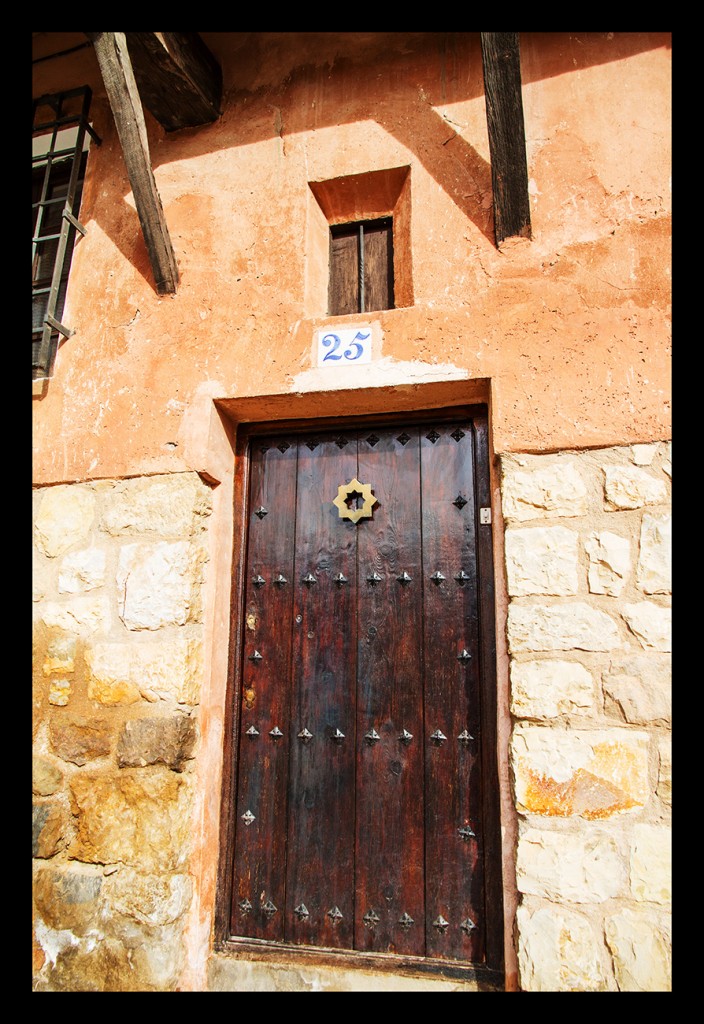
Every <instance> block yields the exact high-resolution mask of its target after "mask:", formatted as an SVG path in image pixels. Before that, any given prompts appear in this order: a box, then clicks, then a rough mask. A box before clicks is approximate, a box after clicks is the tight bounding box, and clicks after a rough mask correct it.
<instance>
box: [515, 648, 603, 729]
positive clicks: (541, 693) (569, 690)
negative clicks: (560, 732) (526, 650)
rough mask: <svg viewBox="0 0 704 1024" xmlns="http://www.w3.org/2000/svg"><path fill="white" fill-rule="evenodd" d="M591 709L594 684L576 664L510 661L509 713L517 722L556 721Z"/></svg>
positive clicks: (573, 662) (546, 661)
mask: <svg viewBox="0 0 704 1024" xmlns="http://www.w3.org/2000/svg"><path fill="white" fill-rule="evenodd" d="M593 707H594V680H593V679H592V676H591V674H590V673H589V672H588V671H587V669H586V668H585V667H584V666H583V665H580V664H579V662H576V661H548V660H547V659H545V660H542V661H524V662H517V661H514V662H513V663H512V665H511V711H512V713H513V714H514V715H515V716H516V717H517V718H556V717H557V716H558V715H562V714H570V713H577V714H579V713H582V714H583V713H584V712H585V711H588V710H590V709H591V708H593Z"/></svg>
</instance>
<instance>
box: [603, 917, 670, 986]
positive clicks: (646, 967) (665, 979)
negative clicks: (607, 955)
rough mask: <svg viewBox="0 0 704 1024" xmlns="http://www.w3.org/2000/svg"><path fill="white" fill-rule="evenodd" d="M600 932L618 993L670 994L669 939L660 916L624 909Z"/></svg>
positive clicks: (664, 923)
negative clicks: (609, 955) (607, 951)
mask: <svg viewBox="0 0 704 1024" xmlns="http://www.w3.org/2000/svg"><path fill="white" fill-rule="evenodd" d="M604 931H605V935H606V941H607V943H608V946H609V949H610V951H611V956H612V958H613V963H614V972H615V974H616V980H617V982H618V987H619V990H620V991H621V992H670V991H672V937H671V934H670V927H669V923H668V921H667V919H666V918H665V916H664V915H657V914H654V913H652V912H650V911H648V910H646V909H645V908H644V909H642V910H641V909H638V910H630V909H624V910H622V911H620V912H619V913H617V914H613V915H612V916H611V917H609V918H608V919H607V921H606V926H605V929H604Z"/></svg>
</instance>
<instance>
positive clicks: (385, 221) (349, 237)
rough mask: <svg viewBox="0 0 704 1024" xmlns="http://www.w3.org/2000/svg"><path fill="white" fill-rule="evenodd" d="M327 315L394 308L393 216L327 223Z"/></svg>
mask: <svg viewBox="0 0 704 1024" xmlns="http://www.w3.org/2000/svg"><path fill="white" fill-rule="evenodd" d="M328 306H329V308H328V312H329V314H330V315H331V316H339V315H342V314H347V313H369V312H372V311H374V310H379V309H393V308H394V252H393V219H392V218H391V217H380V218H377V219H376V220H368V221H357V222H356V223H353V224H333V225H331V227H330V283H329V292H328Z"/></svg>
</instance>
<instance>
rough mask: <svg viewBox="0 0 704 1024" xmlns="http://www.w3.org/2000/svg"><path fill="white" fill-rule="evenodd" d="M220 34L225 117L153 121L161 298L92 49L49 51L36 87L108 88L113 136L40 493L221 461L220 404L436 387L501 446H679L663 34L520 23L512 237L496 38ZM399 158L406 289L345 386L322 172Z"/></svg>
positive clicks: (47, 417)
mask: <svg viewBox="0 0 704 1024" xmlns="http://www.w3.org/2000/svg"><path fill="white" fill-rule="evenodd" d="M64 35H65V36H66V40H65V41H66V42H67V43H70V42H71V40H72V39H73V37H77V39H78V40H79V41H80V39H81V35H80V33H66V34H64ZM202 35H203V37H204V39H205V41H206V42H207V44H208V45H209V46H210V47H211V49H212V50H213V52H214V53H215V54H216V55H217V57H218V59H219V60H220V62H221V64H222V67H223V75H224V95H223V102H222V110H223V112H222V117H221V118H220V119H219V120H218V121H217V122H215V123H214V124H212V125H210V126H206V127H202V128H199V129H192V130H191V129H189V130H184V131H180V132H175V133H172V134H168V135H167V134H166V133H165V132H164V131H163V130H162V129H161V128H160V127H159V125H158V124H157V122H156V121H155V120H154V119H153V118H151V116H150V115H149V114H148V113H147V114H146V121H147V127H148V132H149V146H150V151H151V158H152V166H153V169H154V174H155V178H156V183H157V188H158V190H159V194H160V197H161V201H162V204H163V208H164V212H165V216H166V221H167V224H168V228H169V231H170V234H171V239H172V242H173V246H174V250H175V254H176V259H177V261H178V266H179V272H180V278H181V280H180V285H179V288H178V291H177V293H176V294H175V295H174V296H159V295H157V294H156V291H155V289H154V286H153V279H152V274H151V269H150V265H149V260H148V256H147V251H146V247H145V244H144V240H143V238H142V234H141V229H140V224H139V220H138V216H137V213H136V210H135V205H134V201H133V197H132V194H131V191H130V185H129V180H128V177H127V172H126V169H125V164H124V161H123V157H122V153H121V149H120V145H119V140H118V137H117V133H116V130H115V127H114V123H113V119H112V114H111V111H110V108H109V105H108V103H107V100H106V98H105V93H104V89H103V87H102V84H101V80H100V75H99V72H98V69H97V65H96V63H95V58H94V55H93V53H92V50H91V49H90V48H86V49H83V50H79V51H77V52H76V53H74V54H70V55H68V56H67V57H65V58H59V59H55V60H51V61H44V62H40V63H37V64H35V81H34V88H33V91H34V95H39V94H40V93H42V92H48V91H51V90H52V89H58V88H64V89H65V88H70V87H72V86H74V85H83V84H86V83H87V84H90V85H91V86H92V87H93V89H94V100H93V107H92V113H93V123H94V126H95V129H96V131H97V132H98V134H99V135H100V136H101V138H102V140H103V142H102V145H101V146H100V147H96V146H94V147H93V148H92V151H91V154H90V157H89V163H88V176H87V182H86V187H85V190H84V197H83V203H82V210H81V220H82V222H83V223H84V225H85V226H86V228H87V234H86V236H85V238H83V239H82V240H81V241H80V242H79V244H78V245H77V248H76V251H75V256H74V263H73V269H72V273H71V280H70V287H69V294H68V302H67V307H66V310H65V313H64V318H63V319H64V322H65V323H67V324H68V325H69V326H71V327H72V328H73V329H74V330H75V334H74V335H73V337H71V338H70V339H69V340H68V341H66V342H65V343H64V344H63V345H62V346H61V348H60V351H59V354H58V358H57V361H56V367H55V373H54V377H53V378H52V379H51V380H50V381H49V382H45V383H44V384H43V385H39V384H36V383H35V385H34V402H33V409H34V424H33V431H34V433H33V452H34V480H35V482H36V483H38V484H44V483H53V482H60V481H73V480H85V479H95V478H103V477H122V476H133V475H140V474H149V473H157V472H159V473H161V472H170V471H179V470H183V469H196V470H199V471H206V472H210V470H209V468H208V466H207V465H205V461H207V460H205V457H204V456H203V454H202V453H203V451H205V450H206V449H207V448H208V441H207V437H204V435H205V434H207V432H208V429H209V428H208V426H207V424H208V421H209V417H210V415H211V411H212V402H213V400H214V399H220V400H223V401H224V403H225V405H226V406H227V404H228V403H230V405H231V406H232V408H233V409H234V411H235V415H236V416H240V417H243V416H244V417H250V416H251V417H252V418H266V416H268V415H272V416H276V417H282V418H283V417H285V418H289V417H295V416H298V415H316V414H324V415H335V414H336V413H338V412H352V411H357V412H368V411H376V410H380V409H383V408H387V407H388V408H397V407H402V408H405V407H412V405H413V404H414V403H416V404H417V405H425V404H427V402H426V399H427V398H432V395H433V389H432V387H431V388H430V389H429V390H428V389H425V390H424V389H423V385H425V384H426V383H427V384H430V385H432V386H433V387H438V386H442V387H445V388H449V389H450V391H449V392H448V393H451V394H452V395H456V397H455V398H453V399H452V400H453V401H457V402H459V401H462V399H463V396H468V397H472V396H473V395H477V394H480V395H484V396H485V397H486V398H488V399H490V404H491V427H492V436H493V445H494V450H495V451H496V452H513V451H531V452H547V451H555V450H562V449H568V448H576V447H603V446H609V445H619V444H628V443H634V442H650V441H655V440H662V439H666V438H669V437H670V429H671V428H670V361H669V360H670V344H669V340H670V320H669V314H670V306H669V303H670V270H669V267H670V192H669V174H670V141H671V138H670V119H671V109H670V74H671V66H670V37H669V34H668V33H584V34H575V33H522V34H521V62H522V77H523V103H524V116H525V126H526V137H527V158H528V177H529V189H530V195H531V217H532V228H533V238H532V240H530V241H527V240H520V241H518V240H517V241H515V242H514V243H513V244H510V243H509V244H507V245H505V246H503V247H502V250H501V251H499V250H498V249H497V247H496V245H495V243H494V236H493V226H492V224H493V222H492V193H491V170H490V164H489V147H488V137H487V127H486V113H485V104H484V87H483V79H482V63H481V53H480V47H479V34H478V33H393V34H386V33H343V34H338V33H264V34H263V35H262V34H252V33H203V34H202ZM40 36H41V34H40ZM59 36H60V34H59ZM40 41H41V40H39V41H38V42H40ZM67 48H68V47H67ZM399 167H408V168H410V171H409V174H410V200H409V204H410V205H409V209H410V231H409V237H410V246H409V251H408V252H406V253H405V255H404V260H405V261H406V262H405V265H404V267H405V272H408V271H409V269H410V277H411V283H410V287H411V290H412V305H407V306H405V307H403V308H398V309H394V310H390V311H387V312H381V313H376V314H374V316H373V318H370V317H369V316H363V315H362V316H359V317H357V318H355V317H352V318H346V322H350V323H355V322H360V323H361V322H365V323H366V322H370V320H371V319H373V321H374V323H375V331H376V332H377V334H376V349H375V360H374V361H373V363H372V364H370V365H368V366H366V367H359V368H358V370H357V373H358V376H355V377H353V378H348V379H346V380H345V381H344V382H343V381H342V379H341V378H340V377H339V376H338V377H335V375H334V374H332V373H330V371H328V370H327V368H323V367H318V366H317V365H316V362H315V350H314V344H313V342H314V332H315V330H316V329H317V328H319V327H327V326H329V325H330V326H334V325H335V323H337V322H338V321H337V320H336V318H330V317H327V316H326V307H325V296H324V294H323V293H322V289H321V288H320V286H319V285H317V284H316V281H317V280H318V279H319V278H320V277H321V274H320V267H319V260H320V253H319V251H317V249H316V246H315V238H314V235H313V234H312V232H311V228H312V225H314V223H315V218H316V216H317V217H319V216H320V210H319V209H318V208H317V207H316V201H315V198H314V197H313V194H312V191H311V188H310V186H309V183H311V182H321V181H327V180H329V179H334V178H337V177H340V176H345V175H354V174H361V173H365V172H369V171H375V170H383V169H387V168H399ZM476 382H481V384H477V383H476ZM340 388H342V389H343V391H342V397H341V396H340V393H339V389H340ZM358 388H359V389H363V390H362V391H358V390H356V389H358ZM436 393H438V394H439V392H436ZM399 402H401V403H406V404H405V405H404V404H402V405H401V406H399V404H398V403H399Z"/></svg>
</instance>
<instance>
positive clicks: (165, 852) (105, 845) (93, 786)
mask: <svg viewBox="0 0 704 1024" xmlns="http://www.w3.org/2000/svg"><path fill="white" fill-rule="evenodd" d="M71 799H72V810H73V813H74V814H75V816H76V824H77V830H76V837H75V839H74V841H73V842H72V844H71V847H70V849H69V855H70V856H71V857H72V858H74V859H76V860H81V861H84V862H86V863H95V864H101V863H105V864H114V863H118V862H123V863H125V864H129V865H131V866H133V867H138V868H140V870H142V871H145V872H150V871H151V872H158V871H178V870H179V869H180V868H182V867H183V866H184V865H185V864H186V863H187V860H188V854H189V851H190V843H191V820H190V813H189V812H190V788H189V786H188V785H187V784H186V777H185V776H184V775H178V774H177V773H175V772H172V771H169V769H168V768H135V769H122V770H120V771H118V772H113V773H109V774H108V773H101V774H97V773H93V772H91V773H77V774H76V775H75V776H74V777H73V778H72V780H71Z"/></svg>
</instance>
